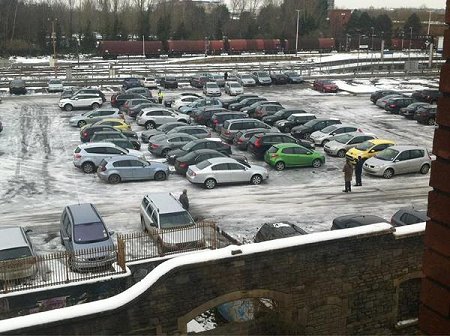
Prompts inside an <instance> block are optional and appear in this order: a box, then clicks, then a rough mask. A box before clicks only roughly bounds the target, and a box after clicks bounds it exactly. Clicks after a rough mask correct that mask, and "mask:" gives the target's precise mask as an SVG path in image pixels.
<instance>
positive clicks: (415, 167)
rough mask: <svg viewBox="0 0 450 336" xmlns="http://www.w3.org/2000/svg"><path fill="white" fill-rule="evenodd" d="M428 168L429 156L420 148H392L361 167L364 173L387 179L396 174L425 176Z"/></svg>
mask: <svg viewBox="0 0 450 336" xmlns="http://www.w3.org/2000/svg"><path fill="white" fill-rule="evenodd" d="M430 167H431V157H430V154H429V153H428V150H427V149H426V148H425V147H421V146H392V147H389V148H386V149H385V150H382V151H381V152H380V153H378V154H377V155H375V156H374V157H372V158H370V159H368V160H367V161H366V162H364V165H363V169H364V171H365V172H366V173H368V174H371V175H376V176H383V177H384V178H387V179H390V178H391V177H392V176H394V175H398V174H407V173H421V174H427V173H428V171H429V170H430Z"/></svg>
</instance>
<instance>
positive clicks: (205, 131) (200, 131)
mask: <svg viewBox="0 0 450 336" xmlns="http://www.w3.org/2000/svg"><path fill="white" fill-rule="evenodd" d="M173 133H185V134H189V135H192V136H193V137H195V138H197V139H205V138H210V137H211V130H210V129H209V128H207V127H206V126H203V125H187V126H178V127H175V128H174V129H171V130H170V131H169V132H167V134H173Z"/></svg>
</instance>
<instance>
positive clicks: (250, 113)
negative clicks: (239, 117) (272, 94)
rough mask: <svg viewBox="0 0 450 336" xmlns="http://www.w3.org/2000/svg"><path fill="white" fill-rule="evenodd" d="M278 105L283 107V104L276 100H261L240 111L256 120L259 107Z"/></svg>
mask: <svg viewBox="0 0 450 336" xmlns="http://www.w3.org/2000/svg"><path fill="white" fill-rule="evenodd" d="M269 104H270V105H278V106H281V104H280V103H279V102H277V101H275V100H259V101H257V102H255V103H253V104H251V105H249V106H244V107H242V108H241V109H240V111H241V112H245V113H247V114H248V116H249V117H251V118H254V117H255V112H256V109H257V108H258V107H259V106H263V105H269Z"/></svg>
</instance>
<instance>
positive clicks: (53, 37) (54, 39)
mask: <svg viewBox="0 0 450 336" xmlns="http://www.w3.org/2000/svg"><path fill="white" fill-rule="evenodd" d="M49 20H50V19H49ZM57 20H58V19H54V20H52V42H53V66H54V71H55V78H58V73H57V71H56V69H57V65H56V32H55V21H57Z"/></svg>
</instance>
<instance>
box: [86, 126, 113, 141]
mask: <svg viewBox="0 0 450 336" xmlns="http://www.w3.org/2000/svg"><path fill="white" fill-rule="evenodd" d="M104 131H109V132H113V131H114V132H120V131H119V130H117V129H115V128H114V127H112V126H108V125H88V126H85V127H83V128H82V129H81V130H80V140H81V142H89V141H91V137H92V136H93V135H94V133H95V132H104Z"/></svg>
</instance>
